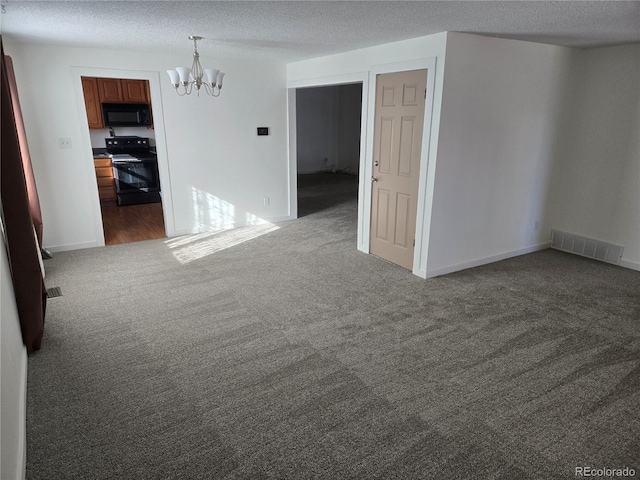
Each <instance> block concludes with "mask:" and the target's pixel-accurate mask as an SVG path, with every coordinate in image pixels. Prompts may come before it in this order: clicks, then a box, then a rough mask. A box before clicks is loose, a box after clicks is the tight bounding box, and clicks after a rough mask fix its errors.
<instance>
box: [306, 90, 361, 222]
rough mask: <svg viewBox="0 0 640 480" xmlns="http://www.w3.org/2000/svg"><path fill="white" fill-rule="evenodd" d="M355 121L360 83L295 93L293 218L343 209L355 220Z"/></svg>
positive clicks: (357, 150) (358, 128) (358, 121)
mask: <svg viewBox="0 0 640 480" xmlns="http://www.w3.org/2000/svg"><path fill="white" fill-rule="evenodd" d="M361 119H362V83H350V84H343V85H331V86H322V87H309V88H298V89H296V135H297V138H296V153H297V205H298V216H299V217H304V216H307V215H311V214H314V213H317V212H320V211H323V210H326V209H328V208H332V207H337V206H340V205H344V206H345V207H347V209H348V210H347V211H348V212H350V214H352V215H353V217H354V219H357V215H358V212H357V199H358V179H359V168H360V134H361ZM349 206H351V208H349ZM347 214H349V213H347Z"/></svg>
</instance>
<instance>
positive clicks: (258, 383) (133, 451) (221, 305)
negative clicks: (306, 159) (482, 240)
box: [27, 174, 640, 480]
mask: <svg viewBox="0 0 640 480" xmlns="http://www.w3.org/2000/svg"><path fill="white" fill-rule="evenodd" d="M325 175H327V174H325ZM316 177H317V178H316V180H318V181H313V178H312V177H308V178H305V179H303V180H301V192H300V210H301V212H302V214H303V215H304V216H302V218H301V219H299V220H297V221H292V222H285V223H281V224H279V225H277V226H269V225H258V226H255V227H247V228H244V229H240V230H236V231H228V232H224V233H220V234H217V235H196V236H190V237H183V238H179V239H164V240H151V241H146V242H139V243H135V244H128V245H116V246H110V247H105V248H97V249H88V250H81V251H73V252H66V253H58V254H56V255H55V257H54V258H53V259H51V260H47V262H46V268H47V286H48V287H54V286H59V287H60V288H61V290H62V293H63V295H62V296H61V297H57V298H52V299H50V300H49V304H48V309H47V323H46V331H45V336H44V340H43V348H42V350H41V351H40V352H38V353H36V354H35V355H32V356H31V357H30V358H29V372H28V375H29V376H28V393H27V443H28V445H27V478H29V479H47V480H51V479H136V480H137V479H173V478H176V479H200V478H202V479H263V478H274V479H312V478H313V479H342V478H345V479H377V478H379V479H421V478H424V479H447V480H448V479H494V480H497V479H504V480H507V479H509V480H513V479H569V478H576V477H575V467H577V466H590V467H593V468H602V467H609V468H617V467H620V468H623V467H631V468H634V469H635V471H636V476H640V408H639V405H640V320H639V319H640V298H639V295H640V293H639V292H640V273H638V272H633V271H630V270H626V269H622V268H619V267H615V266H611V265H608V264H604V263H598V262H595V261H591V260H587V259H584V258H580V257H577V256H572V255H569V254H565V253H561V252H557V251H552V250H547V251H543V252H539V253H535V254H531V255H526V256H522V257H518V258H513V259H510V260H506V261H503V262H499V263H495V264H492V265H488V266H485V267H480V268H475V269H470V270H467V271H463V272H459V273H455V274H451V275H447V276H443V277H440V278H437V279H432V280H427V281H425V280H421V279H419V278H417V277H415V276H413V275H411V274H410V272H408V271H406V270H404V269H402V268H400V267H397V266H395V265H392V264H389V263H386V262H384V261H382V260H380V259H377V258H375V257H373V256H369V255H365V254H362V253H360V252H358V251H356V216H357V213H356V210H357V206H356V194H355V188H356V184H355V182H354V178H353V177H351V178H347V177H346V176H341V177H336V180H337V181H338V184H337V185H335V186H332V182H329V181H328V180H327V177H326V176H322V175H320V176H316ZM305 182H306V183H305ZM332 189H335V190H332ZM322 192H324V193H325V194H324V195H320V193H322ZM332 199H333V200H332ZM276 227H278V228H276ZM607 478H618V477H607Z"/></svg>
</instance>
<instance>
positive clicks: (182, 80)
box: [167, 35, 224, 97]
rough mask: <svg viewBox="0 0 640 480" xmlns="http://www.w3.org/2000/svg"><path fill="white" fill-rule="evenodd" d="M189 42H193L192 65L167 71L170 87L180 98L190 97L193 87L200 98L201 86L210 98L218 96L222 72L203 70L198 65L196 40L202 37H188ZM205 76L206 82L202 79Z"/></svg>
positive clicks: (222, 76)
mask: <svg viewBox="0 0 640 480" xmlns="http://www.w3.org/2000/svg"><path fill="white" fill-rule="evenodd" d="M189 40H193V65H191V68H187V67H176V68H175V70H167V73H168V74H169V78H171V85H173V88H175V89H176V93H177V94H178V95H180V96H183V95H191V92H193V89H194V87H195V91H196V93H197V94H198V96H200V88H202V86H204V89H205V91H206V92H207V94H209V95H211V96H212V97H217V96H219V95H220V90H221V89H222V79H223V78H224V72H221V71H220V70H216V69H213V68H204V69H203V68H202V65H200V54H199V53H198V40H202V37H198V36H197V35H189ZM205 76H206V77H207V78H206V81H205V79H204V77H205ZM180 87H182V88H180Z"/></svg>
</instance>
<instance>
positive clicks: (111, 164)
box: [81, 76, 167, 245]
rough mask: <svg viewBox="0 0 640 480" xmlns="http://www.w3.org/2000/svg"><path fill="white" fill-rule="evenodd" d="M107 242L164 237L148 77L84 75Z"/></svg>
mask: <svg viewBox="0 0 640 480" xmlns="http://www.w3.org/2000/svg"><path fill="white" fill-rule="evenodd" d="M81 82H82V91H83V97H84V105H85V109H86V116H87V126H88V129H89V137H90V141H91V150H92V153H93V163H94V169H95V181H96V183H97V187H98V197H99V204H100V214H101V221H102V231H103V235H104V244H105V245H115V244H121V243H130V242H137V241H142V240H151V239H156V238H165V237H166V236H167V234H166V228H165V220H164V218H165V212H164V211H163V204H162V196H161V190H162V189H161V183H160V175H159V170H158V160H157V154H156V136H155V130H154V125H153V120H152V119H153V115H152V112H153V107H152V103H151V93H150V85H149V81H148V80H146V79H135V78H113V77H88V76H82V77H81Z"/></svg>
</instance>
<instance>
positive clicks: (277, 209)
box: [5, 44, 289, 250]
mask: <svg viewBox="0 0 640 480" xmlns="http://www.w3.org/2000/svg"><path fill="white" fill-rule="evenodd" d="M5 51H6V53H7V54H8V55H11V56H12V58H13V61H14V65H15V70H16V79H17V82H18V91H19V95H20V101H21V105H22V110H23V114H24V119H25V127H26V130H27V136H28V140H29V148H30V151H31V156H32V161H33V168H34V173H35V176H36V181H37V183H38V190H39V194H40V201H41V204H42V214H43V221H44V245H45V246H46V247H49V248H52V249H53V250H62V249H68V248H81V247H88V246H94V245H99V244H100V242H101V241H102V239H99V238H97V234H96V229H95V228H94V222H95V221H96V216H99V211H100V210H99V203H98V199H97V188H96V186H95V178H94V177H93V176H92V175H93V174H92V158H91V149H90V148H91V140H90V136H89V133H88V127H87V124H86V117H84V116H83V115H81V114H80V113H79V112H81V111H82V108H83V107H80V109H79V108H78V104H79V103H81V102H82V95H81V89H80V87H79V85H80V84H79V83H78V82H79V78H76V77H79V76H80V75H81V74H82V73H81V72H82V71H83V69H85V70H86V71H88V72H91V73H92V74H95V73H96V72H97V73H100V71H101V70H102V69H104V72H107V73H109V74H110V75H113V74H114V73H115V74H117V73H119V72H122V75H121V76H122V77H126V76H127V75H126V74H127V72H130V71H144V72H148V75H151V77H150V78H156V84H157V85H160V88H159V90H160V91H156V92H154V87H153V84H152V91H151V94H152V97H154V95H157V97H156V98H158V99H159V100H160V101H159V102H155V101H154V105H153V106H154V117H155V116H156V115H157V114H158V112H160V111H162V112H163V113H164V116H163V120H164V122H163V123H164V131H163V132H159V131H158V130H156V137H159V136H160V133H162V134H163V137H164V138H165V144H166V152H165V153H166V158H167V161H168V168H167V171H166V172H165V173H166V174H165V177H164V178H163V171H162V170H161V172H160V173H161V181H162V182H163V189H164V187H165V186H167V185H169V186H170V191H171V198H168V199H167V198H163V205H165V206H166V205H167V203H168V202H170V203H171V206H172V218H171V219H170V220H171V221H170V224H169V225H168V226H167V229H168V230H171V231H172V232H173V233H174V234H180V233H189V232H200V231H206V230H210V229H217V228H221V227H229V226H232V225H243V224H246V223H251V222H253V221H255V219H256V218H261V219H267V220H274V221H276V220H282V219H287V218H288V217H289V212H288V208H289V206H288V182H287V178H288V170H287V137H286V135H287V132H286V130H285V125H286V89H285V65H284V64H275V63H274V62H272V61H268V62H267V61H256V60H253V61H239V60H229V59H214V58H212V59H207V58H204V57H203V58H202V61H203V62H204V63H206V64H207V65H211V66H216V68H220V69H222V70H224V71H226V72H227V76H226V77H225V86H224V88H223V90H222V95H221V96H220V97H218V98H210V97H207V96H201V97H199V98H198V97H196V96H190V97H178V96H177V95H176V94H175V92H174V91H173V88H172V87H171V86H170V84H169V80H168V77H167V75H166V73H165V70H166V69H167V68H171V67H173V66H175V65H181V64H184V63H185V62H186V61H190V60H189V55H188V52H187V53H185V55H179V56H175V55H168V54H145V55H143V56H141V55H140V54H139V53H132V52H122V51H118V52H116V51H108V50H95V49H83V48H59V47H48V46H42V45H25V44H5ZM42 72H46V78H47V79H46V82H45V84H43V82H42ZM154 76H155V77H154ZM165 77H167V78H165ZM157 78H159V83H157ZM156 103H157V104H156ZM156 126H158V123H157V122H156ZM257 127H270V135H269V136H266V137H264V136H261V137H258V136H257V134H256V128H257ZM58 137H69V138H71V139H72V143H73V148H72V149H66V150H65V149H60V148H58ZM159 155H160V152H159ZM264 197H269V199H270V201H269V202H268V203H269V205H266V206H265V203H266V202H264ZM165 220H166V218H165Z"/></svg>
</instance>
